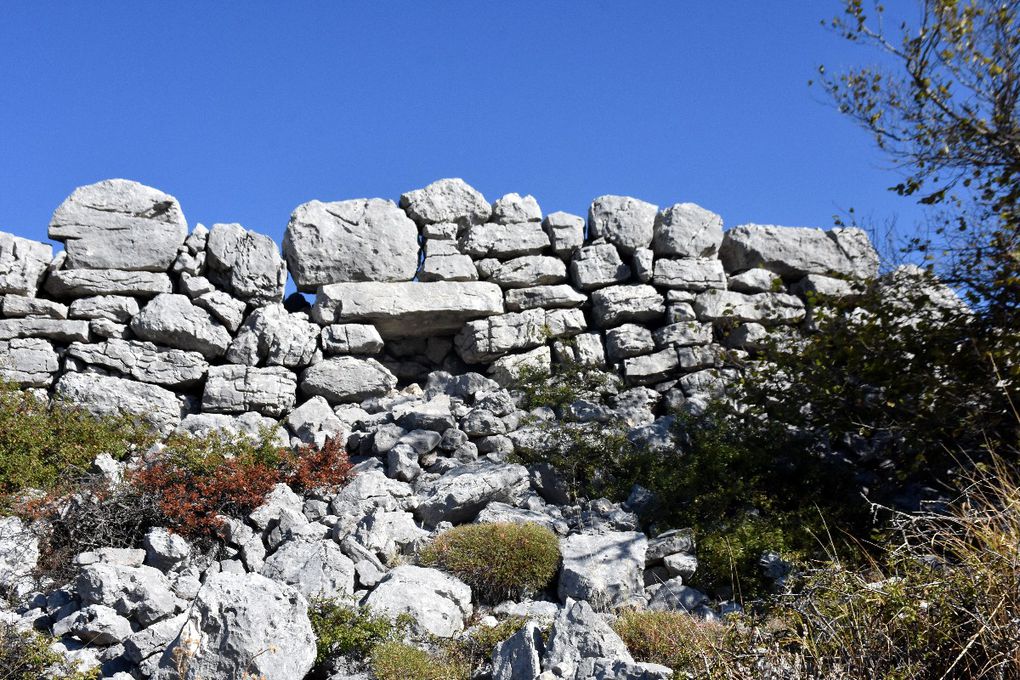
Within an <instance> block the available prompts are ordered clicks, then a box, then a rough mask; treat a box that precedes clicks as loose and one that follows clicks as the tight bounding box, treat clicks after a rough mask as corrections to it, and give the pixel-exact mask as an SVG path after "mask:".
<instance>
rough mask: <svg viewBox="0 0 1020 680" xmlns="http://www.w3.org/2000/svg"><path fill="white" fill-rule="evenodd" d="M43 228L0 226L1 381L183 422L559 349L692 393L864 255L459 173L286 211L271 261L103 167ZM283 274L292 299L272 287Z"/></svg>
mask: <svg viewBox="0 0 1020 680" xmlns="http://www.w3.org/2000/svg"><path fill="white" fill-rule="evenodd" d="M49 237H50V238H51V239H53V240H55V241H59V242H62V243H63V244H64V249H63V251H61V252H59V253H57V254H56V255H54V252H53V249H52V247H51V246H50V245H48V244H44V243H37V242H34V241H30V240H26V239H23V238H19V237H17V236H13V235H11V234H6V233H2V232H0V314H2V319H0V377H2V378H3V379H5V380H7V381H12V382H15V383H17V384H19V385H21V386H23V387H25V388H32V389H36V390H39V391H40V393H45V394H46V395H47V396H48V397H51V398H56V399H66V400H70V401H72V402H75V403H79V404H83V405H85V406H87V407H88V408H90V409H92V410H94V411H96V412H100V413H106V412H115V411H120V410H126V411H128V412H132V413H136V414H138V415H141V416H144V417H146V418H148V419H149V420H150V421H151V422H152V423H153V424H155V425H156V426H158V427H160V428H162V429H164V430H170V429H174V428H179V427H183V428H184V429H187V430H190V431H200V430H202V429H203V428H209V427H213V426H215V425H216V424H217V423H219V424H221V425H222V424H223V423H225V422H228V421H229V422H231V423H233V424H234V425H235V426H238V427H242V428H243V427H249V428H253V427H258V426H259V425H260V424H262V423H268V422H271V421H273V422H275V421H276V420H277V419H280V418H282V417H285V416H287V415H288V414H289V413H291V412H292V411H293V410H294V409H295V408H296V407H297V406H298V405H300V404H302V403H305V402H306V401H308V400H309V399H310V398H312V397H315V396H319V397H323V398H325V400H326V401H327V402H328V404H329V405H330V407H332V408H343V405H345V404H353V403H357V402H361V401H362V400H364V399H367V398H371V397H375V396H382V395H385V394H387V393H388V392H390V391H391V390H393V389H394V388H396V387H398V386H400V385H406V384H408V383H411V382H418V383H421V384H424V383H425V381H426V380H427V379H428V376H429V374H430V373H431V372H434V371H446V372H448V373H451V374H454V375H461V374H465V373H468V372H478V373H484V374H487V375H489V376H490V377H491V378H493V379H495V380H496V381H497V382H500V383H502V384H506V383H508V382H509V381H512V380H513V379H514V377H515V375H517V374H518V373H519V371H520V370H521V368H522V367H523V366H537V367H539V368H545V369H548V368H549V367H550V366H551V365H552V364H554V363H557V362H564V361H575V362H580V363H582V364H587V365H591V366H597V367H604V368H606V369H608V370H613V371H616V372H617V373H618V374H619V375H620V376H621V377H622V379H623V381H624V383H625V384H626V385H628V386H631V387H634V386H647V387H648V388H650V389H648V390H647V393H649V394H657V395H660V396H661V397H664V398H665V399H667V400H668V401H669V403H671V404H677V403H683V402H684V401H691V402H692V403H695V404H696V403H697V402H698V400H703V399H705V398H707V395H708V394H709V393H710V392H711V390H712V389H713V386H714V385H716V384H717V383H718V382H719V380H720V379H721V378H722V377H724V376H725V371H726V370H727V369H726V367H725V365H724V361H725V352H724V350H727V351H731V352H732V351H736V352H753V351H754V350H755V348H757V347H759V346H760V343H761V342H762V341H763V339H765V338H766V337H768V334H769V333H771V332H774V331H776V330H777V329H783V328H785V327H789V326H796V325H798V324H802V323H804V321H805V317H806V314H807V310H806V307H805V296H806V295H807V294H808V293H809V292H822V293H826V294H830V295H839V294H843V293H846V292H848V291H849V290H850V287H851V285H852V281H853V280H854V279H861V278H867V277H871V276H874V275H875V274H876V273H877V268H878V257H877V255H876V253H875V250H874V248H873V247H872V245H871V243H870V242H869V240H868V238H867V236H866V235H865V234H864V233H863V232H861V231H860V230H857V229H849V228H841V229H833V230H830V231H822V230H820V229H806V228H789V227H776V226H762V225H742V226H738V227H734V228H732V229H730V230H728V231H724V229H723V221H722V218H721V217H720V216H719V215H716V214H715V213H713V212H711V211H709V210H706V209H704V208H702V207H699V206H697V205H694V204H692V203H678V204H676V205H673V206H668V207H659V206H655V205H652V204H650V203H646V202H644V201H641V200H638V199H635V198H630V197H626V196H601V197H599V198H596V199H595V200H594V201H593V202H592V204H591V207H590V209H589V211H588V215H587V219H585V218H583V217H581V216H578V215H570V214H567V213H563V212H555V213H552V214H549V215H545V216H543V214H542V211H541V209H540V208H539V205H538V202H537V201H536V200H535V198H534V197H532V196H520V195H518V194H507V195H506V196H503V197H502V198H499V199H498V200H496V201H495V202H494V203H492V204H490V203H489V202H488V201H487V200H486V199H485V197H484V196H482V194H481V193H479V192H478V191H477V190H475V189H473V188H472V187H470V186H469V185H467V184H466V183H465V182H463V181H462V180H459V179H444V180H440V181H437V182H435V183H433V184H430V185H429V186H427V187H425V188H423V189H419V190H416V191H410V192H408V193H406V194H404V195H403V196H401V197H400V201H399V204H397V203H394V202H392V201H389V200H384V199H378V198H373V199H354V200H344V201H334V202H321V201H311V202H308V203H305V204H303V205H300V206H298V207H297V208H296V209H295V210H294V213H293V214H292V216H291V219H290V222H289V224H288V225H287V229H286V233H285V236H284V239H283V248H282V253H281V251H280V249H279V248H278V247H277V245H276V243H275V242H274V241H273V240H272V239H270V238H269V237H267V236H264V235H261V234H257V233H254V232H252V231H249V230H247V229H245V228H244V227H243V226H241V225H238V224H214V225H213V226H212V227H209V228H206V227H205V226H203V225H201V224H199V225H196V226H195V227H194V228H192V229H190V231H189V228H188V224H187V222H186V220H185V216H184V212H183V211H182V209H181V206H180V205H179V203H178V201H177V200H176V199H175V198H174V197H173V196H170V195H168V194H165V193H163V192H162V191H159V190H157V189H153V188H150V187H146V186H143V185H141V184H138V183H137V182H132V181H128V180H121V179H115V180H107V181H103V182H99V183H97V184H93V185H89V186H85V187H81V188H79V189H77V190H75V191H74V193H72V194H71V195H70V196H69V197H68V198H67V199H66V200H65V201H64V202H63V203H62V204H61V205H60V206H59V207H58V208H57V209H56V211H55V212H54V214H53V219H52V221H51V223H50V226H49ZM288 273H289V274H290V276H291V277H293V280H294V283H295V284H296V287H297V289H298V290H299V291H303V292H306V293H314V304H312V305H311V306H309V304H308V302H307V301H306V298H304V297H303V296H301V295H293V296H291V297H289V298H287V299H286V300H285V299H284V289H285V284H286V280H287V275H288ZM316 403H319V402H318V401H317V402H316ZM238 423H240V425H238Z"/></svg>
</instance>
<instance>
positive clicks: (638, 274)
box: [630, 248, 655, 283]
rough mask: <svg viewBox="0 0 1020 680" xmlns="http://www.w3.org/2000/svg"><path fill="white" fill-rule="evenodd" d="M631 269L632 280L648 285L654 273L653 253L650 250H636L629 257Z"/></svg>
mask: <svg viewBox="0 0 1020 680" xmlns="http://www.w3.org/2000/svg"><path fill="white" fill-rule="evenodd" d="M630 261H631V269H633V270H634V278H636V279H637V280H638V281H640V282H641V283H648V282H649V281H651V280H652V276H653V275H654V273H655V268H654V265H655V253H653V252H652V250H651V249H650V248H638V249H637V250H635V251H634V254H633V255H632V256H631V260H630Z"/></svg>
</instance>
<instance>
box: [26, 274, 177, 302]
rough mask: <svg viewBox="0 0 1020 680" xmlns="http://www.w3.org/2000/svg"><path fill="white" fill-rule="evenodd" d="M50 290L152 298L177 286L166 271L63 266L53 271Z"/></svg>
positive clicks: (57, 293)
mask: <svg viewBox="0 0 1020 680" xmlns="http://www.w3.org/2000/svg"><path fill="white" fill-rule="evenodd" d="M45 287H46V290H47V292H49V293H51V294H52V295H54V296H55V297H59V298H74V297H87V296H91V295H133V296H135V297H141V298H151V297H154V296H156V295H160V294H162V293H169V292H171V291H172V290H173V285H172V284H171V283H170V277H169V276H167V275H166V274H164V273H162V272H144V271H142V272H140V271H121V270H119V269H59V270H56V271H53V272H50V275H49V276H48V277H47V278H46V284H45Z"/></svg>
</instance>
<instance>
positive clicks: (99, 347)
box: [67, 339, 209, 387]
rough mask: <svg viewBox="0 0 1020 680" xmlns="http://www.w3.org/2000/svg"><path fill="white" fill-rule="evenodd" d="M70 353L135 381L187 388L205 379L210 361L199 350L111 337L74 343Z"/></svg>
mask: <svg viewBox="0 0 1020 680" xmlns="http://www.w3.org/2000/svg"><path fill="white" fill-rule="evenodd" d="M67 353H68V356H72V357H74V358H76V359H80V360H82V361H84V362H85V363H87V364H90V365H93V366H101V367H103V368H108V369H112V370H114V371H117V372H118V373H123V374H124V375H125V376H128V377H131V378H133V379H134V380H137V381H139V382H145V383H152V384H155V385H165V386H168V387H187V386H189V385H194V384H195V383H197V382H199V381H201V380H202V378H203V377H204V376H205V374H206V371H207V370H208V369H209V364H208V363H207V362H206V360H205V359H204V358H203V357H202V355H201V354H199V353H198V352H185V351H184V350H180V349H169V348H167V347H159V346H157V345H154V344H152V343H151V342H144V341H140V340H119V339H112V340H107V341H106V342H100V343H95V344H83V343H80V342H75V343H73V344H72V345H71V346H70V347H69V348H68V350H67Z"/></svg>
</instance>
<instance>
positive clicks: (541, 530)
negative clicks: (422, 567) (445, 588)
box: [421, 523, 560, 603]
mask: <svg viewBox="0 0 1020 680" xmlns="http://www.w3.org/2000/svg"><path fill="white" fill-rule="evenodd" d="M421 561H422V563H423V564H426V565H429V566H438V567H440V568H442V569H445V570H446V571H449V572H450V573H452V574H453V575H454V576H456V577H457V578H459V579H461V580H462V581H464V582H465V583H467V584H468V585H469V586H471V588H472V590H473V592H474V593H475V595H476V596H477V597H478V598H479V599H480V600H482V601H488V602H493V603H495V602H500V601H503V600H505V599H508V598H513V599H517V598H520V597H522V596H524V595H527V594H529V593H534V592H536V591H538V590H541V589H542V588H544V587H546V586H547V585H548V584H549V582H550V581H552V579H553V577H554V576H556V570H557V569H558V568H559V562H560V549H559V539H557V538H556V534H554V533H553V532H552V531H550V530H549V529H547V528H545V527H543V526H539V525H537V524H510V523H492V524H465V525H462V526H459V527H454V528H453V529H450V530H449V531H446V532H444V533H442V534H440V535H439V536H438V537H437V538H436V539H435V540H434V541H432V543H431V544H429V545H428V546H427V547H426V548H425V550H424V551H423V553H422V557H421Z"/></svg>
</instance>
